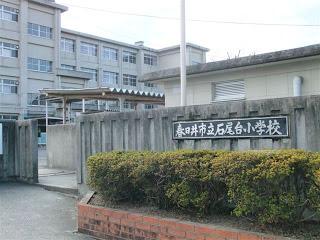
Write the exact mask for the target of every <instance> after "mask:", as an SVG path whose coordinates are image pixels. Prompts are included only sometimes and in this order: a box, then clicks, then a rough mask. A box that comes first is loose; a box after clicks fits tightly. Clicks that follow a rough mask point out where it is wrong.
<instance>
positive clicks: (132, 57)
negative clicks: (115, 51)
mask: <svg viewBox="0 0 320 240" xmlns="http://www.w3.org/2000/svg"><path fill="white" fill-rule="evenodd" d="M123 62H126V63H133V64H136V62H137V54H135V53H133V52H128V51H124V52H123Z"/></svg>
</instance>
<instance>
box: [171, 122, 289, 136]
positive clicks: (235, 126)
mask: <svg viewBox="0 0 320 240" xmlns="http://www.w3.org/2000/svg"><path fill="white" fill-rule="evenodd" d="M283 137H289V125H288V117H287V116H278V117H258V118H238V119H222V120H203V121H178V122H174V123H173V139H174V140H184V139H223V138H235V139H236V138H283Z"/></svg>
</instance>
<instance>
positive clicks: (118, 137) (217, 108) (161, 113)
mask: <svg viewBox="0 0 320 240" xmlns="http://www.w3.org/2000/svg"><path fill="white" fill-rule="evenodd" d="M319 112H320V96H308V97H295V98H279V99H267V100H258V101H234V102H223V103H213V104H210V105H201V106H188V107H175V108H163V109H158V110H148V111H136V112H123V113H99V114H91V115H81V116H80V117H79V118H78V119H77V121H76V125H75V126H72V125H71V126H64V127H61V126H54V127H52V129H51V130H50V131H49V132H48V139H49V140H48V141H49V142H50V141H56V142H57V141H61V140H62V139H73V141H74V145H73V147H74V148H75V151H74V156H73V157H72V158H70V159H71V161H74V159H75V161H76V170H77V177H78V178H77V180H78V184H79V188H80V192H85V191H86V185H85V181H86V175H87V171H86V160H87V158H88V157H89V156H91V155H93V154H95V153H97V152H101V151H112V150H125V151H130V150H153V151H168V150H175V149H226V150H248V149H285V148H299V149H306V150H310V151H319V150H320V138H319V136H320V114H319ZM280 115H285V116H288V117H289V128H290V136H289V138H280V139H270V138H265V139H262V138H261V139H218V140H179V141H177V140H172V122H173V121H177V120H206V119H210V120H211V119H230V118H242V117H263V116H280ZM59 128H60V130H61V129H64V131H60V132H61V134H59V136H56V134H55V135H54V134H52V133H53V132H57V131H58V129H59ZM65 128H70V129H71V128H72V129H74V133H72V136H70V132H69V131H66V130H65ZM68 146H69V145H66V147H68ZM48 151H49V152H50V151H53V152H55V151H59V152H67V150H66V149H65V148H64V146H63V145H62V144H61V147H60V148H59V149H50V146H49V149H48ZM52 154H54V153H52ZM70 159H69V160H70ZM66 161H68V159H66ZM82 188H83V190H82Z"/></svg>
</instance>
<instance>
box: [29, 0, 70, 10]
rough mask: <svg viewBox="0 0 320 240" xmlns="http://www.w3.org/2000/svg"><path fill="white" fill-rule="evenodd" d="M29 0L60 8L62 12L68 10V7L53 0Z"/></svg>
mask: <svg viewBox="0 0 320 240" xmlns="http://www.w3.org/2000/svg"><path fill="white" fill-rule="evenodd" d="M29 1H30V2H34V3H37V4H40V5H45V6H49V7H52V8H57V9H60V10H61V11H62V12H65V11H68V7H66V6H63V5H61V4H57V3H55V1H54V0H52V1H51V0H29Z"/></svg>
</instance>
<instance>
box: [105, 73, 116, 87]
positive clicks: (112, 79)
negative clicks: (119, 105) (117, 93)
mask: <svg viewBox="0 0 320 240" xmlns="http://www.w3.org/2000/svg"><path fill="white" fill-rule="evenodd" d="M102 84H113V85H116V84H119V73H116V72H108V71H104V72H103V80H102Z"/></svg>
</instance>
